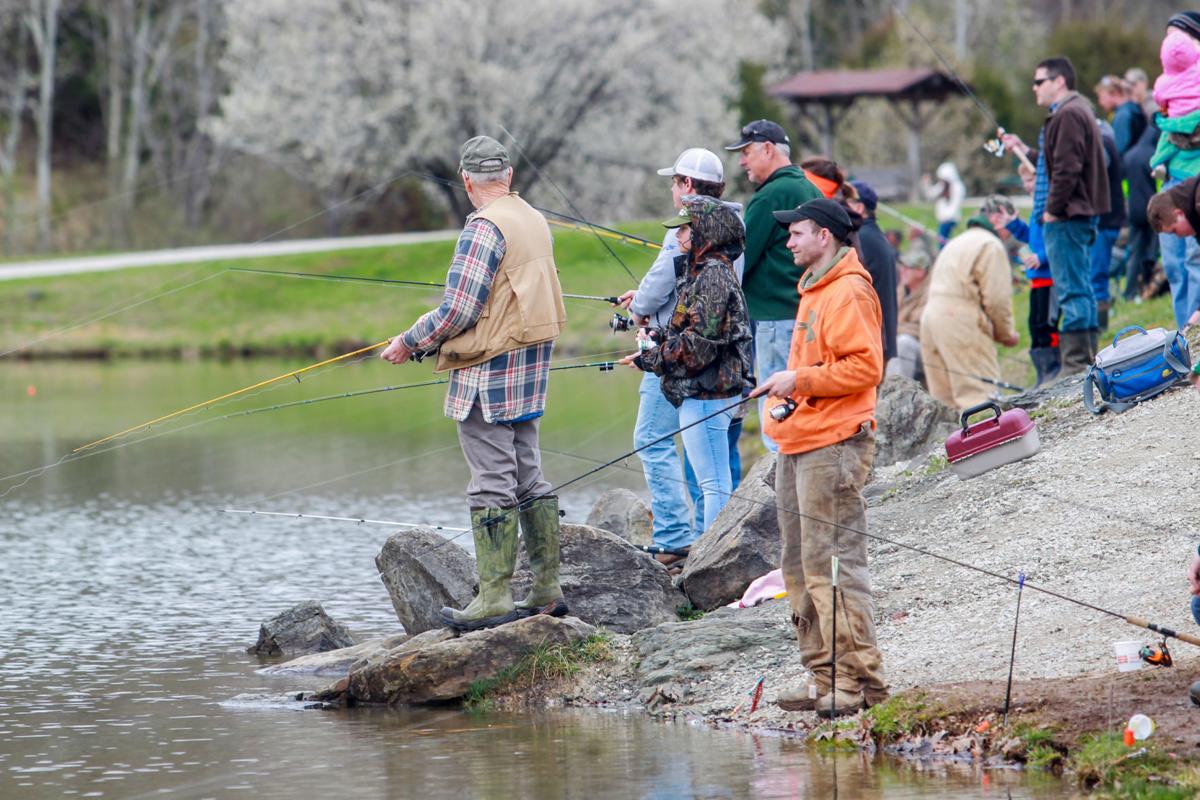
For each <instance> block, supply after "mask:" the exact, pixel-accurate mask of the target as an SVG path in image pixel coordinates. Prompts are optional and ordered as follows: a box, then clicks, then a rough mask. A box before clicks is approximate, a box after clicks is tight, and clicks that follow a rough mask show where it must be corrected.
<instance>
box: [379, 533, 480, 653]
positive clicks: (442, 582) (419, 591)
mask: <svg viewBox="0 0 1200 800" xmlns="http://www.w3.org/2000/svg"><path fill="white" fill-rule="evenodd" d="M375 566H376V567H377V568H378V569H379V578H380V580H382V581H383V585H384V586H385V587H387V591H388V594H389V595H390V596H391V598H392V607H393V608H395V609H396V616H397V617H398V618H399V619H400V623H401V624H402V625H404V630H406V631H408V632H409V633H413V634H415V633H421V632H423V631H427V630H432V629H434V628H438V627H441V621H440V620H439V619H438V611H440V610H441V608H442V607H443V606H450V607H451V608H463V607H464V606H466V604H467V603H469V602H471V598H472V597H474V596H475V585H476V583H477V579H476V574H475V559H474V558H472V557H471V554H470V553H468V552H467V551H466V550H464V549H463V548H462V547H460V546H459V545H458V544H456V543H455V542H451V541H447V540H446V539H445V538H443V537H442V536H439V535H438V534H437V532H436V531H434V530H433V529H432V528H413V529H412V530H407V531H402V532H400V533H396V534H393V535H392V536H391V537H389V538H388V540H387V541H386V542H384V543H383V549H382V550H380V552H379V555H377V556H376V557H375Z"/></svg>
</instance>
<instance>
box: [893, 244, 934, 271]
mask: <svg viewBox="0 0 1200 800" xmlns="http://www.w3.org/2000/svg"><path fill="white" fill-rule="evenodd" d="M900 266H902V267H908V268H909V269H919V270H921V271H922V272H924V271H926V270H927V269H929V268H930V267H931V266H933V259H932V258H930V257H929V252H928V251H927V250H924V249H923V248H920V247H913V248H911V249H908V250H905V251H904V252H903V253H901V254H900Z"/></svg>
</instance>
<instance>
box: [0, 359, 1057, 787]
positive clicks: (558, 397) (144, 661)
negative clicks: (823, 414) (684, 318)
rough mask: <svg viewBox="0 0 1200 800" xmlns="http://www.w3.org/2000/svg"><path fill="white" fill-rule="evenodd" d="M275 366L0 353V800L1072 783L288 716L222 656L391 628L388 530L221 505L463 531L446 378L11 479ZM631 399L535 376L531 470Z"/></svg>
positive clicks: (146, 436)
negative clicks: (299, 629)
mask: <svg viewBox="0 0 1200 800" xmlns="http://www.w3.org/2000/svg"><path fill="white" fill-rule="evenodd" d="M295 366H296V365H291V364H281V363H274V362H261V361H259V362H250V363H235V364H216V363H212V364H208V363H205V364H178V363H169V362H151V363H137V364H119V365H106V364H95V363H82V364H81V363H36V364H18V363H4V364H0V408H3V414H2V415H0V478H2V479H0V494H3V495H4V496H3V498H2V499H0V504H2V507H3V510H4V513H3V514H2V515H0V547H2V551H3V557H2V559H0V601H2V602H0V797H2V798H5V800H8V799H9V798H48V797H63V796H71V797H110V798H141V797H171V798H206V797H213V798H225V797H240V796H245V797H251V796H253V797H255V798H271V797H289V798H293V797H328V796H333V795H336V796H338V797H339V798H343V800H350V799H352V798H391V797H421V798H433V797H496V798H509V797H528V798H557V797H588V798H592V797H636V798H675V797H720V798H725V797H730V798H733V797H833V796H835V794H837V795H840V796H842V797H847V798H859V797H861V798H874V797H887V798H918V797H919V798H933V797H938V798H946V797H1008V796H1011V797H1039V798H1041V797H1063V796H1067V793H1066V792H1065V790H1064V788H1063V786H1062V784H1061V783H1059V782H1058V781H1055V780H1052V779H1048V778H1042V777H1039V776H1025V775H1023V774H1020V773H1016V772H1013V771H993V772H988V773H982V772H979V771H977V770H975V769H974V768H972V767H970V766H965V765H932V766H930V765H926V766H923V767H922V766H920V765H914V764H906V763H901V762H893V761H888V760H877V761H868V760H866V759H864V758H863V757H861V756H858V755H855V754H841V755H838V756H837V757H836V758H835V757H833V756H830V755H822V754H818V753H816V752H814V751H812V750H810V749H809V748H808V747H806V746H804V745H803V744H801V743H798V742H795V741H792V740H788V739H783V738H775V737H757V736H750V735H747V734H740V733H730V732H719V731H713V730H709V729H707V728H704V727H699V726H693V725H686V724H674V725H672V724H663V723H657V722H652V721H649V720H647V719H645V718H643V717H641V716H639V715H637V714H623V713H605V712H593V711H589V712H562V713H547V714H539V715H533V716H506V715H481V714H469V713H464V712H461V711H459V710H456V709H453V708H440V709H436V710H389V709H364V708H356V709H347V710H342V711H332V712H331V711H318V710H304V709H303V707H302V704H299V703H296V702H292V701H290V700H289V699H288V698H289V696H290V695H289V693H294V692H296V691H298V690H300V689H306V688H314V687H315V686H316V685H319V684H320V683H322V682H321V681H318V682H317V683H315V684H314V683H312V682H305V681H302V680H297V679H295V678H280V677H265V676H262V675H258V674H257V673H256V672H255V670H256V669H257V668H258V667H259V666H261V663H260V662H259V661H258V659H256V658H255V657H253V656H250V655H247V654H246V653H245V648H246V647H247V646H249V645H251V644H253V642H254V640H255V638H256V636H257V631H258V623H259V621H261V620H262V619H265V618H267V617H270V616H272V615H273V614H275V613H278V612H279V611H282V610H283V609H285V608H287V607H289V606H291V605H293V604H295V603H297V602H300V601H302V600H306V599H315V600H318V601H320V602H321V603H322V604H323V605H324V607H325V609H326V610H327V611H328V612H329V613H330V614H331V615H332V616H333V617H334V618H336V619H338V620H340V621H342V622H344V623H345V624H346V625H348V626H349V627H350V629H351V630H352V631H354V632H355V633H356V634H359V635H361V636H375V635H383V634H388V633H396V632H398V630H399V625H398V623H397V622H396V619H395V616H394V614H393V612H392V609H391V605H390V603H389V601H388V597H387V594H386V592H385V591H384V589H383V587H382V585H381V583H380V581H379V579H378V575H377V573H376V571H375V568H374V563H373V558H374V556H375V554H376V553H377V552H378V551H379V548H380V546H381V544H382V542H383V541H384V540H385V539H386V538H387V536H389V535H390V534H391V533H392V529H391V528H389V527H384V526H371V525H354V524H345V523H333V522H321V521H309V520H287V519H272V518H265V517H253V518H250V517H242V516H232V515H228V514H222V513H221V509H223V508H230V507H233V508H256V509H261V510H277V511H288V512H304V513H314V514H329V515H336V516H353V517H367V518H374V519H385V520H398V521H413V522H424V523H435V524H442V525H451V526H464V525H465V524H466V523H467V518H466V512H465V508H464V505H463V502H462V488H463V486H464V485H465V483H466V479H467V473H466V468H465V466H464V465H463V463H462V459H461V455H460V454H459V452H458V449H457V440H456V437H455V433H454V427H453V425H452V423H450V422H449V421H448V420H446V419H445V418H444V417H443V416H442V414H441V401H442V396H443V389H444V387H439V386H433V387H426V388H418V389H411V390H402V391H395V392H387V393H381V394H376V395H372V396H369V397H360V398H353V399H345V400H335V401H330V402H325V403H321V404H313V405H305V406H301V407H298V408H288V409H281V410H277V411H271V412H264V413H257V414H251V415H245V416H240V417H232V418H225V419H221V417H223V416H225V415H228V414H231V413H235V412H238V411H242V410H248V409H253V408H258V407H263V406H267V405H272V404H279V403H284V402H291V401H294V400H298V399H303V398H309V397H315V396H321V395H327V394H330V393H335V392H344V391H352V390H356V389H363V388H369V387H376V386H383V385H387V384H389V383H390V384H399V383H406V382H411V381H419V380H423V379H427V378H428V377H429V370H428V367H424V366H414V367H402V368H397V367H391V366H390V365H386V364H383V363H382V362H379V361H378V360H374V359H372V360H367V361H364V362H362V363H358V364H354V365H349V366H346V367H343V368H336V369H331V370H328V371H326V372H323V373H320V374H317V375H313V376H305V377H304V378H303V380H302V381H300V382H296V381H294V380H289V381H288V382H286V383H284V384H282V385H280V386H279V387H276V388H270V389H268V390H267V391H263V392H259V393H257V394H256V396H254V397H250V398H239V399H238V400H237V401H236V402H229V403H224V404H221V405H219V406H217V407H214V408H210V409H207V410H201V411H198V412H196V413H194V414H191V415H187V416H184V417H182V418H180V419H178V420H173V421H171V422H169V423H166V424H164V425H162V426H158V427H155V428H153V429H152V430H151V431H150V432H149V433H138V434H134V435H131V436H127V437H122V438H119V439H116V440H114V441H113V442H112V443H110V445H106V446H102V447H98V448H95V452H96V454H95V455H89V456H87V457H85V458H81V459H78V460H74V461H68V462H66V463H62V464H61V465H59V466H56V467H53V468H50V469H48V470H47V471H45V472H44V473H39V472H38V471H33V472H29V471H30V470H32V469H33V468H36V467H41V466H44V465H51V464H54V463H56V462H57V461H59V459H60V458H62V457H63V456H64V455H65V454H68V453H70V451H71V450H72V449H73V448H76V447H79V446H81V445H84V444H87V443H88V442H91V441H93V440H95V439H98V438H100V437H102V436H105V435H107V434H110V433H113V432H114V431H118V430H122V429H124V428H127V427H129V426H132V425H135V424H138V423H141V422H143V421H145V420H148V419H152V418H154V417H156V416H160V415H163V414H165V413H168V412H171V411H174V410H175V409H177V408H182V407H185V406H187V405H191V404H192V403H195V402H198V401H203V400H206V399H208V398H209V397H212V396H217V395H220V394H223V393H225V392H227V391H231V390H233V389H235V388H239V387H241V386H245V385H249V384H252V383H255V382H256V381H259V380H261V379H263V378H264V377H270V376H273V375H276V374H280V373H282V372H285V371H286V370H288V369H292V368H294V367H295ZM636 387H637V376H636V375H634V374H632V373H629V372H624V371H618V372H613V373H600V372H598V371H593V370H574V371H569V372H562V373H556V375H555V377H554V379H553V380H552V388H551V400H550V408H549V411H548V413H547V415H546V418H545V421H544V425H543V437H542V441H543V445H544V447H545V449H546V455H545V467H546V471H547V475H548V478H549V479H550V480H551V481H552V482H554V483H562V482H564V481H566V480H568V479H570V478H572V477H574V476H576V475H579V474H581V473H583V472H585V471H587V470H588V469H590V468H591V466H592V462H591V461H587V460H581V459H608V458H612V457H614V456H617V455H619V454H621V453H622V452H625V451H627V450H628V449H629V446H630V445H629V441H630V438H631V430H632V425H633V416H634V412H635V405H636ZM107 447H111V448H112V449H106V448H107ZM550 451H562V452H564V453H566V452H570V453H572V454H574V456H566V455H556V454H553V453H551V452H550ZM87 452H94V451H87ZM627 466H629V467H633V468H635V469H633V470H629V469H622V468H613V469H609V470H606V471H605V472H602V473H600V474H599V475H597V476H595V477H593V478H589V479H588V480H587V481H584V482H581V483H579V484H576V485H575V486H573V487H572V488H571V489H569V490H568V491H566V492H565V493H564V495H563V500H562V504H563V507H564V508H565V509H566V510H567V511H568V515H569V518H572V519H575V520H581V519H582V518H583V517H584V516H586V513H587V509H588V508H589V507H590V504H591V502H592V500H593V499H594V497H595V496H596V494H597V493H598V492H600V491H602V490H603V489H605V488H609V487H611V486H627V487H629V488H633V489H635V490H639V491H640V490H643V489H644V487H643V486H642V485H641V478H640V474H639V473H638V472H637V471H636V467H637V462H636V459H632V460H631V461H630V462H629V463H628V465H627ZM20 473H26V474H20ZM467 540H469V537H462V538H460V539H459V541H460V543H463V544H467V545H469V541H467Z"/></svg>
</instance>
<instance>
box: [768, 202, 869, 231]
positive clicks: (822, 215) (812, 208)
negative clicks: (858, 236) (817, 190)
mask: <svg viewBox="0 0 1200 800" xmlns="http://www.w3.org/2000/svg"><path fill="white" fill-rule="evenodd" d="M771 213H773V214H774V215H775V220H776V222H778V223H779V224H780V225H783V226H784V227H785V228H786V227H787V226H788V225H791V224H792V223H793V222H799V221H800V220H802V219H809V220H812V221H813V222H814V223H816V224H817V225H818V226H819V227H821V228H825V229H826V230H828V231H829V232H830V233H832V234H833V237H834V238H835V239H837V240H838V241H839V242H844V241H846V239H847V238H849V236H850V231H852V230H853V229H854V226H853V225H852V224H851V223H850V215H849V214H847V213H846V209H844V208H842V205H841V203H837V202H834V201H833V200H830V199H829V198H827V197H818V198H817V199H816V200H809V201H808V202H807V203H804V204H802V205H798V206H796V207H795V208H793V209H792V210H790V211H773V212H771Z"/></svg>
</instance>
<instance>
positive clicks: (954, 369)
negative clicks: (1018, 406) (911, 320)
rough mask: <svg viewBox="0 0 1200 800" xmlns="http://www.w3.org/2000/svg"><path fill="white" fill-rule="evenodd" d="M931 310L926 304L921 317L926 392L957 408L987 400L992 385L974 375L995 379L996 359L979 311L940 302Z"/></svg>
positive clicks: (991, 390)
mask: <svg viewBox="0 0 1200 800" xmlns="http://www.w3.org/2000/svg"><path fill="white" fill-rule="evenodd" d="M942 302H946V301H942ZM960 302H962V303H966V302H967V301H966V300H962V301H960ZM934 311H935V313H930V306H926V307H925V314H924V316H922V317H921V361H922V363H923V364H924V366H925V382H926V384H928V385H929V394H931V395H932V396H933V398H934V399H935V400H938V401H940V402H942V403H945V404H946V405H948V406H950V407H951V408H954V409H957V410H959V411H962V410H964V409H967V408H970V407H971V406H977V405H979V404H980V403H985V402H987V401H988V400H990V399H991V397H992V393H993V392H994V391H995V388H994V387H993V386H992V384H990V383H987V382H985V381H981V380H979V378H978V377H976V376H982V377H984V378H991V379H992V380H999V379H1000V361H999V360H998V359H997V358H996V344H995V342H993V341H992V337H991V336H990V335H989V334H988V333H987V332H986V331H984V330H983V328H982V327H980V322H979V319H978V317H979V314H978V313H974V314H970V313H965V312H964V310H963V309H960V308H951V307H946V306H942V305H939V306H935V307H934ZM942 312H944V313H942Z"/></svg>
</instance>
